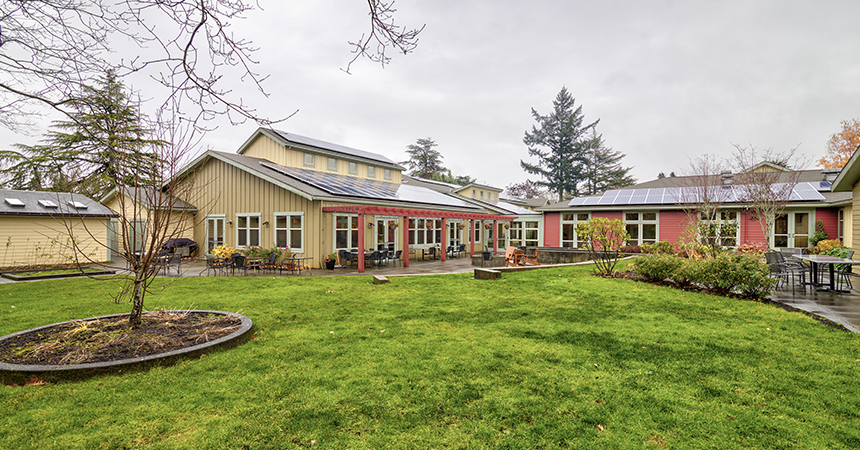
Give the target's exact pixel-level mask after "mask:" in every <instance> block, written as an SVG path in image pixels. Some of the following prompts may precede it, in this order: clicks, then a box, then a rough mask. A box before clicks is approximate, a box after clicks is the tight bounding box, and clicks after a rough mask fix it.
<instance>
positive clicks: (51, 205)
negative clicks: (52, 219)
mask: <svg viewBox="0 0 860 450" xmlns="http://www.w3.org/2000/svg"><path fill="white" fill-rule="evenodd" d="M39 204H40V205H42V206H43V207H45V208H56V207H57V204H56V203H54V202H52V201H51V200H39Z"/></svg>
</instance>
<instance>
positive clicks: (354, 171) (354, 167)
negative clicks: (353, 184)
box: [349, 161, 358, 175]
mask: <svg viewBox="0 0 860 450" xmlns="http://www.w3.org/2000/svg"><path fill="white" fill-rule="evenodd" d="M349 173H350V175H358V163H354V162H352V161H350V162H349Z"/></svg>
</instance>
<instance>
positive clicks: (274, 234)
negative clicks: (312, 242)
mask: <svg viewBox="0 0 860 450" xmlns="http://www.w3.org/2000/svg"><path fill="white" fill-rule="evenodd" d="M278 216H287V228H284V229H285V230H287V244H289V242H290V230H291V228H290V226H289V225H290V216H301V218H302V228H301V233H302V237H301V242H302V246H301V247H300V248H293V247H290V252H292V253H304V252H305V212H304V211H289V212H276V213H275V214H273V215H272V243H273V244H275V245H277V244H278V230H279V229H280V228H278Z"/></svg>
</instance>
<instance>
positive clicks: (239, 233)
mask: <svg viewBox="0 0 860 450" xmlns="http://www.w3.org/2000/svg"><path fill="white" fill-rule="evenodd" d="M258 245H260V214H259V213H255V214H236V246H237V247H244V248H247V247H254V246H258Z"/></svg>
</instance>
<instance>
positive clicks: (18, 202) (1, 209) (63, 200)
mask: <svg viewBox="0 0 860 450" xmlns="http://www.w3.org/2000/svg"><path fill="white" fill-rule="evenodd" d="M0 215H4V216H63V217H94V218H96V217H116V216H117V214H116V213H115V212H113V211H111V210H110V208H108V207H106V206H104V205H102V204H101V203H99V202H97V201H95V200H93V199H91V198H89V197H87V196H85V195H81V194H72V193H69V192H43V191H15V190H6V189H0Z"/></svg>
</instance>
